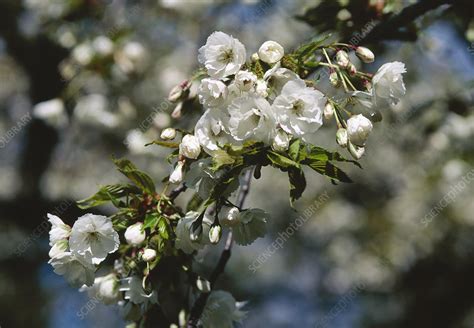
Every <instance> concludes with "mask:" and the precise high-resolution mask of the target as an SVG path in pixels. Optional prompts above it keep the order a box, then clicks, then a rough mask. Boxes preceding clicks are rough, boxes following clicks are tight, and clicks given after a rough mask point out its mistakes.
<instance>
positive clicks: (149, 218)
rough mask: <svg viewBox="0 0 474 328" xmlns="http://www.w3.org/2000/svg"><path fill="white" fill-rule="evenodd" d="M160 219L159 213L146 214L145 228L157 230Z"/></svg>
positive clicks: (152, 230)
mask: <svg viewBox="0 0 474 328" xmlns="http://www.w3.org/2000/svg"><path fill="white" fill-rule="evenodd" d="M159 219H160V214H159V213H156V212H155V213H149V214H147V215H146V216H145V220H144V221H143V229H147V228H148V229H150V230H151V232H154V231H155V230H156V225H157V223H158V220H159Z"/></svg>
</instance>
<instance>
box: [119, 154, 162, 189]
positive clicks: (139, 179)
mask: <svg viewBox="0 0 474 328" xmlns="http://www.w3.org/2000/svg"><path fill="white" fill-rule="evenodd" d="M114 163H115V165H116V166H117V169H118V170H119V172H120V173H122V174H123V175H125V176H126V177H127V178H129V179H130V180H131V181H132V182H133V183H135V184H136V185H137V186H138V187H139V188H140V189H142V190H143V191H145V192H147V193H150V194H154V193H155V184H154V182H153V180H152V179H151V178H150V177H149V176H148V175H147V174H146V173H144V172H142V171H140V170H139V169H137V167H136V166H135V165H133V163H132V162H130V161H129V160H128V159H124V158H121V159H114Z"/></svg>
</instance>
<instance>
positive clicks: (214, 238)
mask: <svg viewBox="0 0 474 328" xmlns="http://www.w3.org/2000/svg"><path fill="white" fill-rule="evenodd" d="M221 236H222V228H221V226H220V225H217V224H216V225H213V226H212V227H211V229H210V230H209V240H210V242H211V244H214V245H215V244H217V243H219V240H221Z"/></svg>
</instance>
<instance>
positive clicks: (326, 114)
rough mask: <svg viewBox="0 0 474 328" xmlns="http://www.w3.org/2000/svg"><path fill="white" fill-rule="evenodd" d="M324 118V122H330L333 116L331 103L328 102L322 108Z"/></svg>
mask: <svg viewBox="0 0 474 328" xmlns="http://www.w3.org/2000/svg"><path fill="white" fill-rule="evenodd" d="M323 114H324V118H325V119H326V120H328V121H329V120H330V119H331V118H332V117H333V116H334V105H333V104H332V103H331V102H328V103H327V104H326V106H324V112H323Z"/></svg>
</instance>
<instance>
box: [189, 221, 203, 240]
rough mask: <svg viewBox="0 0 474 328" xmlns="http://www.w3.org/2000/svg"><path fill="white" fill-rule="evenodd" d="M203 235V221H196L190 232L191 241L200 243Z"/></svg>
mask: <svg viewBox="0 0 474 328" xmlns="http://www.w3.org/2000/svg"><path fill="white" fill-rule="evenodd" d="M201 235H202V221H201V220H196V221H194V222H193V224H192V225H191V230H190V231H189V238H190V239H191V241H198V240H199V238H201Z"/></svg>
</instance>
